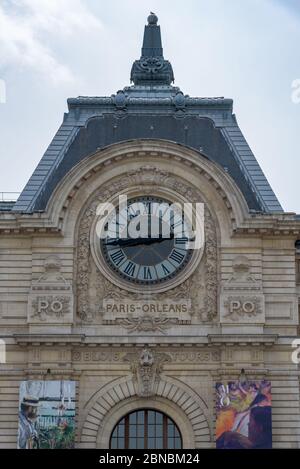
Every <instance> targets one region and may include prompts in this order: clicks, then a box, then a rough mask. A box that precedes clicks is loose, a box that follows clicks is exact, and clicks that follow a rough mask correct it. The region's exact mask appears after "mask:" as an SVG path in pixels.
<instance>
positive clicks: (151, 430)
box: [148, 425, 155, 438]
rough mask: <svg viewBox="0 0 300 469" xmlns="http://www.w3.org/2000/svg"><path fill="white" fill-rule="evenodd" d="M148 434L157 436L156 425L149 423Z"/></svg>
mask: <svg viewBox="0 0 300 469" xmlns="http://www.w3.org/2000/svg"><path fill="white" fill-rule="evenodd" d="M148 436H149V437H150V438H151V437H152V438H153V437H154V436H155V425H148Z"/></svg>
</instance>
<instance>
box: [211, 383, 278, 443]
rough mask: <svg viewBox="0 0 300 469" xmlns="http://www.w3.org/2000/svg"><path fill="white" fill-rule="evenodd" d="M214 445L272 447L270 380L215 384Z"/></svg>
mask: <svg viewBox="0 0 300 469" xmlns="http://www.w3.org/2000/svg"><path fill="white" fill-rule="evenodd" d="M216 407H217V408H216V411H217V420H216V447H217V448H218V449H258V448H262V449H266V448H272V400H271V383H270V381H265V380H262V381H246V382H245V383H240V382H239V381H231V382H228V383H217V384H216Z"/></svg>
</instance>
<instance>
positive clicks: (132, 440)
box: [110, 409, 182, 449]
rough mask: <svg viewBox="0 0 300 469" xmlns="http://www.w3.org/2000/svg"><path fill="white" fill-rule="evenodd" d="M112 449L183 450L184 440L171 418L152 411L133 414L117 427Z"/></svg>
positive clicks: (145, 410)
mask: <svg viewBox="0 0 300 469" xmlns="http://www.w3.org/2000/svg"><path fill="white" fill-rule="evenodd" d="M110 448H111V449H181V448H182V439H181V434H180V432H179V429H178V427H177V425H176V424H175V423H174V422H173V420H172V419H170V417H168V416H167V415H165V414H163V413H162V412H157V411H155V410H151V409H143V410H138V411H135V412H131V413H130V414H127V415H126V416H125V417H123V418H122V419H121V420H120V421H119V423H118V424H117V425H116V426H115V428H114V430H113V432H112V434H111V438H110Z"/></svg>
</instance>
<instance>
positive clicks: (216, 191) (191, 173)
mask: <svg viewBox="0 0 300 469" xmlns="http://www.w3.org/2000/svg"><path fill="white" fill-rule="evenodd" d="M139 176H140V178H139ZM121 177H123V178H125V179H124V180H126V181H127V183H128V184H132V185H134V184H135V185H137V184H139V185H140V186H141V188H142V185H143V184H144V186H147V185H148V188H149V186H150V185H151V184H152V185H154V186H155V185H162V184H163V183H164V180H165V179H167V178H169V179H172V178H173V179H174V181H175V179H176V181H177V182H174V189H175V190H176V187H178V188H179V186H180V181H182V182H183V183H185V184H186V185H188V186H189V187H190V193H189V191H187V193H186V200H187V201H189V197H190V194H191V192H192V191H193V189H195V190H197V191H198V192H199V193H201V196H202V199H203V201H204V202H206V203H207V204H208V206H209V207H210V208H211V210H212V212H214V213H215V214H216V217H217V218H218V224H219V226H220V230H221V232H222V231H223V234H224V235H225V232H227V236H228V235H229V233H230V232H231V231H232V229H233V228H235V227H236V226H238V225H240V224H241V223H242V221H243V220H244V219H245V218H246V217H247V215H248V213H249V212H248V207H247V203H246V201H245V199H244V197H243V195H242V193H241V191H240V190H239V188H238V187H237V185H236V184H235V182H234V181H233V180H232V178H231V177H230V176H229V175H228V174H227V173H226V172H225V171H224V170H223V168H221V167H220V166H219V165H217V164H216V163H213V162H212V161H210V160H208V159H207V157H205V156H203V155H201V153H199V152H196V151H195V150H192V149H190V148H188V147H185V146H184V145H179V144H175V143H173V142H168V141H162V140H134V141H128V142H124V143H118V144H114V145H111V146H109V147H107V148H105V149H102V150H99V151H98V152H96V153H94V154H93V155H91V156H89V157H88V158H86V159H85V160H83V161H82V162H80V163H79V164H78V165H77V166H75V167H74V168H73V169H72V170H71V171H70V172H69V174H68V175H67V176H66V177H65V178H64V179H63V180H62V181H61V183H60V184H59V186H58V187H57V188H56V190H55V192H54V193H53V195H52V197H51V199H50V201H49V204H48V206H47V213H48V216H49V217H50V218H51V219H52V221H53V223H54V224H55V225H59V224H60V226H61V228H62V229H63V231H64V232H65V233H68V234H69V235H70V236H72V233H74V232H75V224H76V217H74V214H77V215H79V214H80V212H81V210H82V208H83V206H84V205H85V204H87V202H88V200H89V199H90V197H92V194H93V193H94V192H95V191H97V190H98V189H99V187H103V186H104V185H105V184H107V183H110V184H111V185H112V187H114V189H115V191H116V192H117V190H118V182H117V181H118V179H119V180H120V178H121ZM147 178H148V179H147ZM114 182H116V184H115V185H114V186H113V184H114ZM120 189H121V190H123V192H124V188H122V187H120ZM141 190H142V189H141Z"/></svg>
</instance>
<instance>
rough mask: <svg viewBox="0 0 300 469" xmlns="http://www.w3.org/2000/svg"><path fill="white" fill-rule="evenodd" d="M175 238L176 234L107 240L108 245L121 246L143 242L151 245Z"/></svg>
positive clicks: (137, 244)
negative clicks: (168, 236) (167, 236)
mask: <svg viewBox="0 0 300 469" xmlns="http://www.w3.org/2000/svg"><path fill="white" fill-rule="evenodd" d="M173 238H174V235H172V234H171V236H170V238H163V237H159V238H150V237H147V238H129V239H128V238H127V239H114V240H112V241H106V245H107V246H120V247H126V246H139V245H141V244H145V245H149V244H155V243H162V242H163V241H165V240H166V241H169V240H171V239H173Z"/></svg>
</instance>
